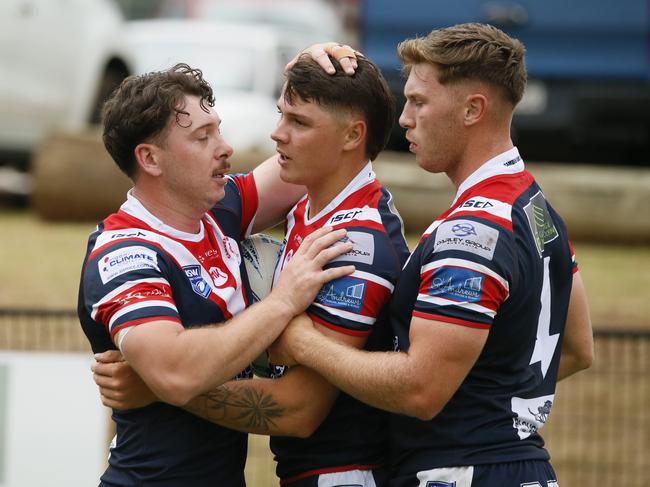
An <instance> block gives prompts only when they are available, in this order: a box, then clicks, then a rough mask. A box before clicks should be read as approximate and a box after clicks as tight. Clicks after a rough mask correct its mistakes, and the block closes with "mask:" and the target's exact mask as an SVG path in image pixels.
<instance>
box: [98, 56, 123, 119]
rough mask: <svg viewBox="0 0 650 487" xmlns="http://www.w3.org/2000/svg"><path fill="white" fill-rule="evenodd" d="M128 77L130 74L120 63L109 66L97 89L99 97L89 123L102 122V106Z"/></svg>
mask: <svg viewBox="0 0 650 487" xmlns="http://www.w3.org/2000/svg"><path fill="white" fill-rule="evenodd" d="M128 75H129V73H128V72H127V70H126V67H125V66H124V65H123V64H121V63H118V62H111V64H109V66H108V68H107V69H106V72H105V73H104V76H102V81H101V83H100V84H99V87H98V89H97V96H96V97H95V103H94V104H93V110H92V112H91V114H90V120H89V122H90V123H91V124H92V125H97V124H99V123H100V122H101V119H102V106H103V105H104V102H105V101H106V100H107V99H108V97H109V96H110V94H111V93H113V91H114V90H115V89H116V88H117V87H118V86H119V85H120V83H121V82H122V80H123V79H124V78H126V77H127V76H128Z"/></svg>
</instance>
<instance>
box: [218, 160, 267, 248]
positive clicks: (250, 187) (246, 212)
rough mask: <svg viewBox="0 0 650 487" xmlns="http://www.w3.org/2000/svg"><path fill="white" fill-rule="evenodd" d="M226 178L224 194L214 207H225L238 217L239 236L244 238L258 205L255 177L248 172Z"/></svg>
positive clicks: (251, 225)
mask: <svg viewBox="0 0 650 487" xmlns="http://www.w3.org/2000/svg"><path fill="white" fill-rule="evenodd" d="M227 178H228V182H227V183H226V195H225V196H224V198H223V200H221V201H220V202H219V203H218V204H217V206H216V207H215V208H219V209H224V208H225V209H227V210H228V211H229V212H230V213H231V214H233V215H234V216H236V217H237V218H239V238H240V239H244V238H246V237H248V236H249V235H250V232H251V229H252V228H253V222H254V221H255V215H257V209H258V206H259V199H258V195H257V185H256V183H255V177H254V176H253V173H252V172H249V173H246V174H232V175H228V176H227ZM218 220H219V221H221V218H218Z"/></svg>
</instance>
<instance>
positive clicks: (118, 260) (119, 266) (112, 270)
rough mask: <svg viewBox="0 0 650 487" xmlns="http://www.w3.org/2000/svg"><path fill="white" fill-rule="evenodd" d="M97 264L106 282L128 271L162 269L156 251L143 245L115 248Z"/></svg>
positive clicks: (102, 278) (100, 274) (101, 276)
mask: <svg viewBox="0 0 650 487" xmlns="http://www.w3.org/2000/svg"><path fill="white" fill-rule="evenodd" d="M97 265H98V270H99V277H100V278H101V280H102V283H104V284H106V283H107V282H109V281H111V280H112V279H115V278H116V277H117V276H121V275H122V274H125V273H127V272H132V271H136V270H140V269H156V270H158V271H160V269H159V268H158V256H157V255H156V252H154V251H153V250H151V249H148V248H147V247H143V246H141V245H134V246H131V247H122V248H120V249H117V250H113V251H112V252H109V253H108V254H106V255H105V256H104V257H102V258H101V259H100V260H99V262H98V263H97Z"/></svg>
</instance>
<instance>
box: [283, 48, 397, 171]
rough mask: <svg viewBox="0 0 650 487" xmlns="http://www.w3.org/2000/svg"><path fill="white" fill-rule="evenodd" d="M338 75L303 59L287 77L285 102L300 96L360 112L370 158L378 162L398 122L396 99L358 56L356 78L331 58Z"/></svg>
mask: <svg viewBox="0 0 650 487" xmlns="http://www.w3.org/2000/svg"><path fill="white" fill-rule="evenodd" d="M330 60H331V61H332V64H333V65H334V67H335V68H336V73H335V74H328V73H326V72H325V71H324V70H323V68H321V67H320V65H319V64H318V63H317V62H316V61H314V60H313V59H312V58H311V57H309V56H301V57H300V58H299V59H298V61H297V62H296V63H295V64H294V65H293V66H292V67H291V69H289V70H288V71H287V73H286V74H285V77H286V84H285V87H284V99H285V101H286V102H287V103H289V104H292V103H293V100H294V97H295V96H298V97H299V98H301V99H302V100H304V101H306V102H315V103H317V104H319V105H320V106H322V107H323V108H325V109H333V110H337V109H347V110H353V111H358V112H360V113H361V115H362V116H363V117H364V119H365V122H366V124H367V126H368V133H367V136H366V155H367V156H368V158H369V159H370V160H374V159H375V158H376V157H377V155H378V154H379V153H380V152H381V151H382V150H383V149H384V147H386V144H387V143H388V138H389V137H390V133H391V130H392V128H393V124H394V123H395V99H394V98H393V95H392V94H391V91H390V89H389V88H388V84H387V83H386V80H385V79H384V77H383V76H382V74H381V71H380V70H379V68H378V67H377V66H376V65H375V64H374V63H373V62H371V61H369V60H368V59H366V58H365V57H361V56H358V57H357V64H358V67H357V69H356V71H355V73H354V75H352V76H350V75H347V74H345V72H344V71H343V69H342V68H341V65H340V64H339V62H338V61H336V60H335V59H333V58H332V57H331V56H330Z"/></svg>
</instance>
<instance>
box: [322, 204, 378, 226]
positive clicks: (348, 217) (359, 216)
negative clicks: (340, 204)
mask: <svg viewBox="0 0 650 487" xmlns="http://www.w3.org/2000/svg"><path fill="white" fill-rule="evenodd" d="M352 220H370V221H373V222H377V223H381V217H380V216H379V211H378V210H377V208H370V207H369V206H367V205H366V206H364V207H363V208H350V209H348V210H343V211H337V212H336V213H334V214H333V215H332V216H331V217H330V218H329V220H327V223H325V225H324V226H327V225H338V224H340V223H345V222H349V221H352Z"/></svg>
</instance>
